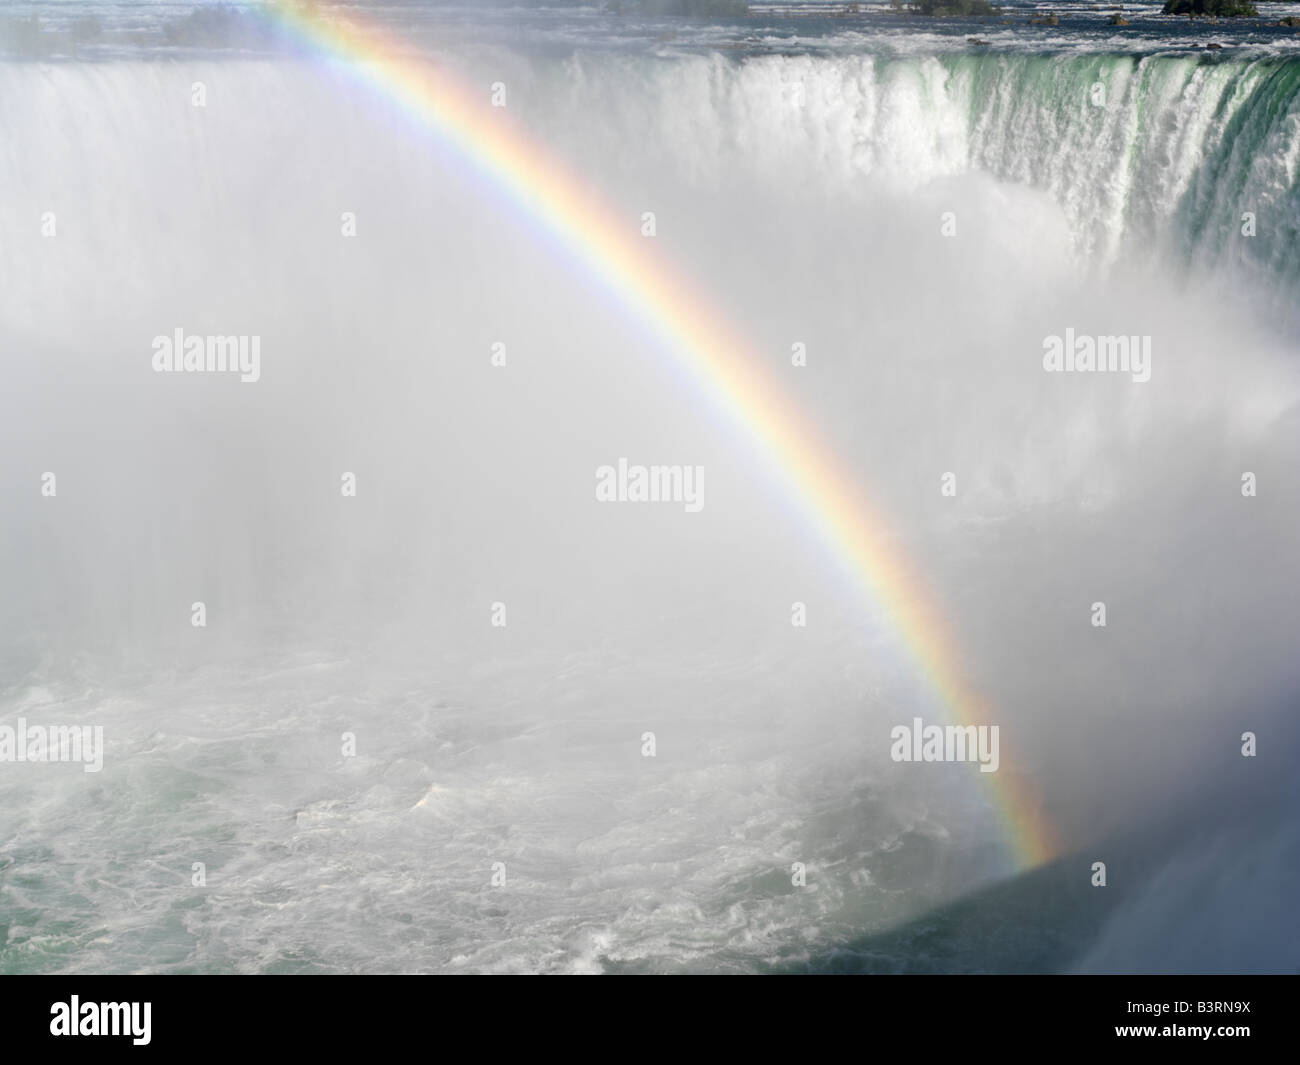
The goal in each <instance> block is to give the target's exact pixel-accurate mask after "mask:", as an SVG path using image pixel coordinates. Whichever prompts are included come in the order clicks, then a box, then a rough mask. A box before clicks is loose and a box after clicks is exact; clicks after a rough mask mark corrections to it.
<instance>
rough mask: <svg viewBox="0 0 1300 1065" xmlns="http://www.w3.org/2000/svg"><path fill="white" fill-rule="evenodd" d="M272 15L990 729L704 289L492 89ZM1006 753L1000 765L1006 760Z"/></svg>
mask: <svg viewBox="0 0 1300 1065" xmlns="http://www.w3.org/2000/svg"><path fill="white" fill-rule="evenodd" d="M265 13H266V15H267V17H269V18H270V19H271V20H272V22H273V23H274V24H275V25H276V26H278V27H280V28H281V29H283V30H285V31H287V32H288V34H289V35H290V36H291V37H292V39H293V40H295V41H296V42H298V43H300V44H303V45H306V46H307V47H308V48H309V49H310V50H312V51H313V52H318V53H321V54H324V55H326V56H329V57H333V58H336V59H342V60H346V61H349V62H350V63H351V64H354V65H355V70H356V74H357V76H358V77H359V78H360V79H361V80H362V81H363V82H365V83H368V84H369V85H370V86H372V87H373V88H374V89H375V90H376V91H377V92H378V93H380V94H382V95H383V96H385V97H388V98H389V99H391V100H392V101H394V102H395V103H397V104H398V105H399V106H400V107H401V108H402V109H404V110H405V111H406V112H407V113H409V114H410V116H411V117H412V118H414V119H415V120H416V121H417V122H418V123H419V124H420V126H421V127H423V128H424V129H425V130H427V132H428V133H429V134H430V135H432V136H433V137H435V138H437V139H438V140H439V141H440V142H441V143H442V145H443V146H445V147H446V148H448V149H449V150H451V151H452V152H453V153H454V154H455V155H456V156H457V157H458V158H459V159H461V160H463V161H464V162H466V163H467V164H468V165H469V166H471V167H472V168H473V169H474V170H475V171H477V172H478V173H479V174H481V175H482V176H483V177H484V178H485V179H486V180H487V181H489V182H490V184H491V186H492V188H493V189H495V190H496V191H497V192H499V193H500V194H502V195H503V196H505V197H507V198H508V200H509V201H511V202H512V204H513V206H514V207H515V209H517V210H518V211H520V212H521V213H522V214H523V215H524V216H526V217H527V218H528V219H530V221H532V222H533V223H534V224H536V225H538V226H539V227H541V228H542V229H543V230H545V231H549V233H550V234H551V235H552V237H553V238H554V239H555V240H556V241H557V243H558V244H559V246H560V247H561V248H563V249H564V251H565V252H566V253H567V254H568V255H569V256H570V258H571V259H572V260H574V261H575V263H576V264H577V265H578V266H580V267H581V268H585V270H586V271H587V272H588V273H589V274H590V275H591V276H592V277H593V278H594V279H595V280H596V281H597V282H598V283H599V284H600V285H601V286H602V287H604V288H605V289H606V290H607V291H609V292H610V293H611V294H612V295H613V296H614V297H615V298H616V299H617V300H618V301H619V302H620V303H621V304H622V305H623V307H624V308H625V309H626V310H627V311H629V312H630V313H631V314H633V315H634V316H635V317H636V318H638V319H640V320H641V321H642V322H643V323H644V324H645V326H646V327H647V328H648V329H650V330H651V331H652V332H653V333H654V334H656V335H657V336H658V337H659V338H660V339H661V340H662V341H663V343H664V345H665V347H666V349H667V350H668V351H670V352H673V353H674V354H675V355H676V357H677V358H678V359H679V360H680V361H681V363H682V364H683V367H684V369H685V370H686V371H687V373H688V374H689V375H690V376H691V377H693V378H694V379H695V381H696V383H697V384H698V385H699V386H700V387H701V388H702V389H703V390H704V391H705V393H706V394H707V395H709V396H710V397H712V398H713V399H714V401H715V402H716V404H717V406H718V408H719V410H721V411H722V412H723V413H724V414H725V415H726V416H727V417H728V418H729V419H730V420H731V421H732V422H733V424H734V425H735V426H736V427H737V428H738V429H739V430H740V431H741V432H742V433H743V434H744V435H745V436H746V437H747V438H748V440H749V441H750V442H751V443H752V444H754V445H755V446H756V447H757V448H758V449H759V450H760V452H761V453H762V454H763V455H764V456H765V458H766V459H767V460H768V461H769V463H770V467H771V470H772V472H773V474H774V475H775V476H776V477H777V478H778V479H779V480H780V481H781V482H783V486H784V488H785V489H786V491H787V494H788V496H789V498H790V499H791V500H793V501H794V502H795V503H796V505H797V506H798V507H799V508H800V509H801V510H802V511H803V513H804V516H805V518H806V519H807V521H808V522H809V523H810V524H811V526H812V527H813V528H815V529H816V530H817V531H818V533H819V534H820V536H821V537H822V538H823V539H824V540H825V542H826V543H827V544H828V545H829V546H830V548H831V549H832V550H833V551H834V553H835V555H836V556H837V558H838V559H839V560H840V561H841V562H842V563H843V564H844V566H845V567H846V568H847V570H848V572H849V573H850V574H851V575H852V578H853V580H854V581H855V582H856V584H857V585H858V586H860V588H861V590H862V591H864V592H865V593H866V594H867V595H868V596H869V597H870V599H871V601H872V602H873V603H874V604H875V607H876V609H877V610H878V611H880V612H882V613H883V615H884V617H885V620H887V621H888V623H889V625H890V626H891V628H892V629H893V630H894V632H895V633H896V634H897V636H898V637H899V639H900V640H901V642H902V644H903V645H904V646H906V648H907V649H908V651H909V653H910V655H911V656H912V658H913V659H914V661H915V664H916V665H917V667H918V668H919V670H920V671H921V672H922V673H923V674H924V675H925V677H926V678H927V679H928V682H929V684H930V686H931V687H932V689H933V691H934V693H935V694H936V695H937V696H938V698H939V699H940V700H941V702H942V705H943V707H944V708H945V712H946V713H947V714H948V715H949V717H950V718H951V722H950V723H953V724H960V725H968V724H978V723H981V722H988V714H987V708H986V707H985V705H984V704H983V702H982V701H981V700H980V698H979V697H978V695H977V694H976V693H975V692H974V691H972V690H970V688H969V687H968V685H967V684H966V683H965V682H964V681H963V678H962V675H961V670H960V668H959V663H960V661H961V659H960V656H959V654H958V653H957V650H956V648H955V646H954V643H953V639H952V634H951V633H950V631H949V629H948V626H947V625H946V624H945V621H944V619H943V617H942V616H941V614H940V612H939V611H938V610H937V608H936V606H935V603H934V602H933V600H932V598H931V596H930V595H929V594H928V593H927V591H926V587H925V581H924V580H923V579H922V577H921V575H920V574H918V573H917V572H916V571H915V570H914V569H913V568H912V566H911V565H909V563H908V560H907V558H906V557H905V556H904V554H903V553H902V551H901V550H900V549H899V547H898V546H897V544H896V543H895V542H894V541H893V539H892V538H891V536H890V533H889V530H888V528H887V526H886V524H885V522H884V520H883V518H882V516H881V515H880V514H879V513H877V512H876V511H874V510H873V509H871V508H870V507H869V506H868V504H867V503H866V502H865V501H864V500H863V499H862V497H861V496H862V493H861V489H860V486H858V485H857V484H856V483H855V481H854V479H853V478H852V477H851V476H849V475H848V474H847V473H846V471H845V470H844V468H843V467H842V464H841V463H840V462H839V461H838V460H837V458H836V456H835V455H833V454H831V453H830V452H829V451H828V450H827V448H826V446H825V445H824V444H823V443H821V442H820V441H819V439H818V433H817V432H816V430H815V429H814V427H813V426H812V425H811V424H810V423H809V422H808V421H807V420H806V419H805V418H803V417H801V416H800V413H799V412H798V411H797V410H796V409H795V407H794V405H793V404H792V403H791V401H790V398H789V395H788V393H787V390H785V389H782V388H781V387H779V386H778V385H777V383H776V381H775V379H774V378H773V377H772V376H771V375H770V374H768V373H767V372H765V371H764V370H763V368H762V367H761V365H760V363H759V360H758V359H757V358H756V357H755V356H754V355H753V354H752V352H753V350H754V348H753V345H751V344H749V343H748V342H747V341H746V340H745V338H743V337H742V336H741V335H740V334H739V332H738V331H737V329H736V328H735V327H734V326H733V325H732V324H731V323H730V322H728V321H727V320H725V319H724V317H723V316H722V315H721V314H720V313H719V312H718V310H717V309H716V308H714V307H712V306H710V305H709V304H708V303H707V302H706V301H704V300H703V299H701V297H700V295H699V290H698V288H697V287H696V286H694V285H692V284H691V283H690V282H689V281H688V280H687V279H686V278H685V277H684V276H683V275H682V274H680V273H679V272H678V271H676V270H675V269H673V268H671V267H670V265H669V264H668V263H666V262H665V261H664V260H663V259H662V258H660V257H659V256H658V255H657V254H656V253H654V252H653V251H652V250H651V245H652V243H653V242H651V241H647V240H646V239H644V238H643V237H642V236H641V235H640V231H639V228H638V227H637V226H636V225H635V224H634V220H632V219H630V218H629V217H628V216H627V215H626V214H624V213H621V212H615V211H614V210H613V208H611V207H610V206H609V205H608V204H607V202H606V201H605V199H604V198H603V197H602V195H601V194H600V193H599V192H598V191H597V190H596V189H593V188H592V187H591V186H590V185H589V184H588V183H587V182H586V181H585V180H584V179H582V178H581V177H580V176H579V175H577V174H576V173H574V172H573V171H571V170H570V169H569V168H568V167H566V165H565V164H564V162H563V161H562V160H560V159H557V158H556V157H555V156H554V155H553V154H552V153H551V152H550V151H549V150H548V149H547V148H546V146H545V145H543V144H542V143H540V142H539V141H537V140H536V138H534V137H533V136H532V135H530V134H529V132H528V131H527V130H525V129H523V128H522V127H520V126H519V125H518V124H517V123H515V122H513V121H512V120H511V119H510V118H509V116H508V111H507V110H506V109H505V108H500V107H492V106H491V102H490V87H489V86H487V85H482V86H480V85H468V84H466V83H465V81H464V80H463V79H462V78H460V77H459V76H457V75H454V74H452V73H450V72H449V71H447V70H445V69H443V68H441V67H440V66H439V65H437V64H436V63H434V62H432V61H431V60H430V59H429V58H428V57H427V56H421V55H418V54H415V53H414V52H413V50H412V49H411V48H410V47H409V45H408V44H406V42H403V41H402V40H400V39H399V38H397V37H396V36H395V35H393V34H392V33H391V32H390V31H386V30H385V29H383V28H382V27H380V26H377V25H375V24H374V23H373V22H371V21H369V20H366V21H363V20H361V19H358V18H356V17H355V16H353V15H351V14H348V15H347V16H343V15H342V14H334V13H331V14H328V15H326V14H324V13H323V12H321V11H320V10H319V9H316V8H315V7H313V6H308V5H305V4H301V3H293V2H291V0H271V2H270V4H269V6H268V7H267V8H266V9H265ZM1008 753H1009V752H1008V751H1007V748H1006V746H1005V745H1004V746H1003V755H1002V761H1003V765H1004V766H1006V765H1007V764H1008V762H1011V761H1012V760H1011V759H1010V758H1008ZM979 776H980V778H981V779H983V780H986V781H989V785H988V786H989V787H990V789H991V791H992V802H993V805H994V807H995V809H996V812H997V815H998V817H999V819H1000V821H1001V823H1002V825H1003V827H1004V831H1005V834H1006V837H1007V843H1008V845H1009V847H1010V850H1011V853H1012V856H1013V858H1014V860H1015V861H1016V863H1017V865H1018V866H1019V867H1020V868H1028V867H1032V866H1035V865H1039V864H1041V863H1043V862H1045V861H1047V860H1049V859H1050V858H1052V857H1054V856H1055V854H1056V853H1057V847H1056V843H1055V840H1054V838H1053V834H1052V832H1051V830H1050V827H1049V825H1048V823H1047V821H1046V819H1045V818H1044V816H1043V815H1042V812H1041V810H1040V808H1039V805H1038V803H1037V801H1036V799H1035V797H1034V795H1032V794H1031V791H1030V788H1029V785H1028V784H1027V782H1026V779H1025V777H1024V776H1022V775H1020V774H1017V773H1015V772H1014V771H1012V772H1010V773H1009V772H1007V771H1006V770H1005V768H1004V769H1003V770H1000V771H999V772H997V773H990V774H979Z"/></svg>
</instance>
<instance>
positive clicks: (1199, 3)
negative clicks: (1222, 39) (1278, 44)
mask: <svg viewBox="0 0 1300 1065" xmlns="http://www.w3.org/2000/svg"><path fill="white" fill-rule="evenodd" d="M1163 13H1164V14H1166V15H1214V16H1216V17H1218V18H1255V17H1256V16H1257V15H1258V14H1259V11H1257V10H1256V8H1255V5H1254V4H1252V3H1251V2H1250V0H1165V7H1164V12H1163Z"/></svg>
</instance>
